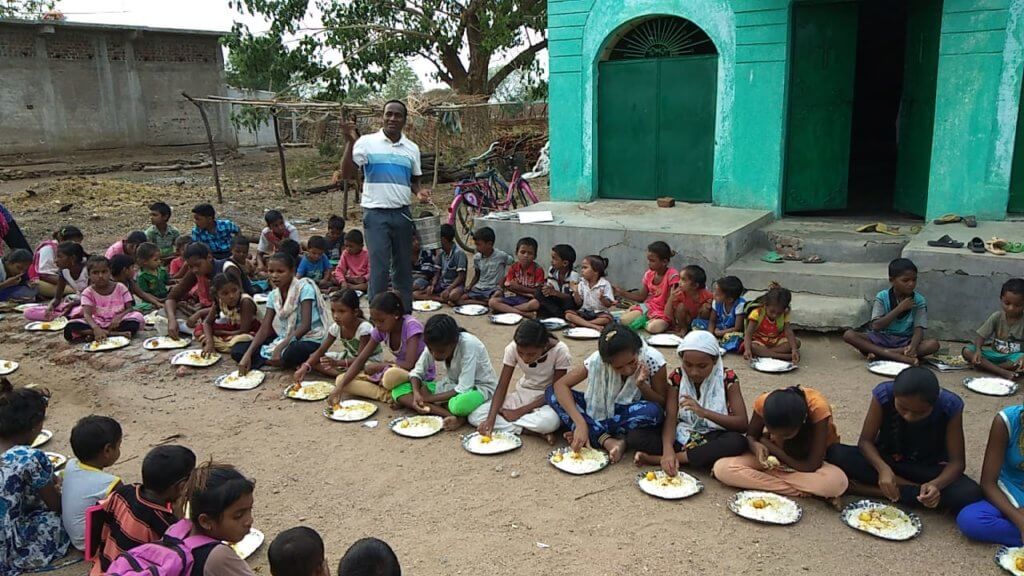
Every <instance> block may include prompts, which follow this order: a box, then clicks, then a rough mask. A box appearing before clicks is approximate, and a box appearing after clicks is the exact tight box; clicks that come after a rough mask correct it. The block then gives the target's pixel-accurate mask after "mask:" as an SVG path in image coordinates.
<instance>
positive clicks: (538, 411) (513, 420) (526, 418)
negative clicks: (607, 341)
mask: <svg viewBox="0 0 1024 576" xmlns="http://www.w3.org/2000/svg"><path fill="white" fill-rule="evenodd" d="M502 364H503V366H502V370H501V376H500V377H499V378H498V389H497V390H496V391H495V393H494V398H493V399H492V400H491V401H490V402H487V403H486V404H484V405H483V406H480V407H479V408H477V409H476V410H474V411H473V413H472V414H470V415H469V423H470V425H472V426H476V427H477V432H479V433H480V434H481V435H483V436H490V435H491V432H493V431H495V430H497V431H499V432H511V433H512V434H522V433H523V431H527V432H530V433H533V434H536V435H538V436H543V437H544V439H545V440H547V441H548V444H551V445H554V443H555V434H554V433H555V432H556V431H558V428H559V427H560V426H561V425H562V421H561V420H559V418H558V414H557V413H556V412H555V410H554V409H553V408H551V406H548V403H547V399H546V397H545V392H547V389H548V388H550V387H551V384H552V383H553V382H554V381H555V380H557V379H559V378H561V377H562V376H565V374H566V372H568V371H569V368H571V367H572V353H571V352H569V347H568V346H566V345H565V343H564V342H559V341H558V339H557V338H554V337H553V336H551V334H550V333H549V332H548V330H547V328H545V327H544V325H543V324H541V323H540V322H538V321H536V320H524V321H523V322H522V323H521V324H520V325H519V327H518V328H516V334H515V337H514V338H513V341H512V342H511V343H509V345H508V346H506V347H505V357H504V359H503V360H502ZM516 368H519V370H520V371H522V373H523V376H522V377H521V378H520V379H519V381H518V382H517V383H516V389H515V391H514V392H511V393H509V391H508V388H509V384H510V383H511V382H512V374H513V373H514V372H515V370H516Z"/></svg>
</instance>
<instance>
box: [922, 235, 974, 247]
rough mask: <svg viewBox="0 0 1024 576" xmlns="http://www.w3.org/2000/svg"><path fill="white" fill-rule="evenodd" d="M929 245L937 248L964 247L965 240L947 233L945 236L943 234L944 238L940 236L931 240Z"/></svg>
mask: <svg viewBox="0 0 1024 576" xmlns="http://www.w3.org/2000/svg"><path fill="white" fill-rule="evenodd" d="M928 245H929V246H934V247H936V248H963V247H964V243H963V242H957V241H956V240H954V239H952V238H950V237H949V234H946V235H945V236H943V237H942V238H939V239H938V240H929V241H928ZM982 249H984V244H983V245H982Z"/></svg>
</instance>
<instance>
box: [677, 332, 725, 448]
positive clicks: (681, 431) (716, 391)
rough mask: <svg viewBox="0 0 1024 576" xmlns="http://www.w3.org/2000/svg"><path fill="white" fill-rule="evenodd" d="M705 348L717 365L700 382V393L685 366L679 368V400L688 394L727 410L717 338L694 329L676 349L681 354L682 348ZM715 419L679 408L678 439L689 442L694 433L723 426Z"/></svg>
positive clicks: (722, 411)
mask: <svg viewBox="0 0 1024 576" xmlns="http://www.w3.org/2000/svg"><path fill="white" fill-rule="evenodd" d="M688 351H695V352H703V353H704V354H707V355H708V356H711V357H713V358H714V359H715V366H714V368H712V369H711V374H709V375H708V377H707V378H706V379H705V380H704V382H701V383H700V392H701V393H700V396H699V397H698V395H697V387H696V385H694V383H693V382H691V381H690V377H689V376H687V375H686V371H685V370H680V372H681V373H682V378H680V380H679V401H680V403H682V400H683V397H685V396H689V397H691V398H694V399H696V400H697V402H698V403H699V404H700V405H701V406H702V407H703V408H704V409H705V410H708V411H710V412H716V413H718V414H728V413H729V405H728V402H727V400H726V394H725V367H724V366H722V355H721V349H720V348H719V347H718V340H717V339H716V338H715V336H714V335H713V334H711V333H710V332H706V331H704V330H693V331H691V332H690V333H689V334H687V335H686V337H684V338H683V341H682V342H680V343H679V346H678V347H677V348H676V352H677V353H678V354H679V355H680V356H682V355H683V352H688ZM724 429H725V428H723V427H722V426H720V425H718V424H717V423H715V422H712V421H710V420H707V419H704V418H701V417H699V416H697V415H696V414H694V413H693V412H692V411H690V410H684V409H680V410H679V424H677V425H676V441H677V442H679V443H680V444H681V445H683V446H686V444H687V443H688V442H689V441H690V436H691V435H693V433H695V432H696V433H698V434H706V433H708V432H710V431H712V430H724Z"/></svg>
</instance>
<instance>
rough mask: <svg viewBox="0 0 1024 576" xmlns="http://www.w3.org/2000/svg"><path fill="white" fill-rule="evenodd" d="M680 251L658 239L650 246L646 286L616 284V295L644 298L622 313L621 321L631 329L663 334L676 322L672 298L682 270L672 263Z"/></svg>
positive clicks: (644, 284)
mask: <svg viewBox="0 0 1024 576" xmlns="http://www.w3.org/2000/svg"><path fill="white" fill-rule="evenodd" d="M675 255H676V253H675V252H673V251H672V249H671V248H669V247H668V244H665V243H664V242H661V241H658V242H653V243H651V245H650V246H648V247H647V268H648V270H647V272H645V273H644V279H643V287H641V288H640V290H637V291H629V290H623V289H622V288H619V287H617V286H616V287H615V295H616V296H623V297H626V298H629V299H630V300H636V301H641V302H643V304H639V305H637V306H633V307H632V308H630V309H629V312H626V313H625V314H623V315H622V318H621V320H620V321H621V322H622V324H623V325H624V326H628V327H629V328H630V329H631V330H647V332H648V333H650V334H660V333H661V332H664V331H666V330H668V329H669V328H670V327H671V326H672V317H671V316H670V314H671V313H672V311H671V310H666V308H668V305H669V303H668V298H669V295H670V294H671V293H672V289H673V288H674V287H675V286H676V285H677V284H679V272H677V271H676V269H675V268H672V267H671V265H670V263H671V261H672V257H673V256H675Z"/></svg>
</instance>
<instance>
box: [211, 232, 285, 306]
mask: <svg viewBox="0 0 1024 576" xmlns="http://www.w3.org/2000/svg"><path fill="white" fill-rule="evenodd" d="M288 242H292V241H291V240H288V239H285V240H283V241H282V242H281V244H282V245H284V244H286V243H288ZM295 259H296V261H298V256H296V257H295ZM224 270H225V271H228V270H234V271H235V273H236V275H237V276H238V279H239V280H240V281H241V282H242V292H245V293H246V294H249V295H250V296H252V295H253V294H258V293H259V292H261V291H266V288H265V289H263V290H260V289H259V288H258V287H257V286H256V284H255V283H254V282H253V281H252V277H253V275H255V274H256V266H255V265H254V264H253V262H252V260H251V259H249V238H248V237H246V236H243V235H242V234H239V235H238V236H235V238H234V240H232V241H231V257H229V258H228V259H227V260H224Z"/></svg>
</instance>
